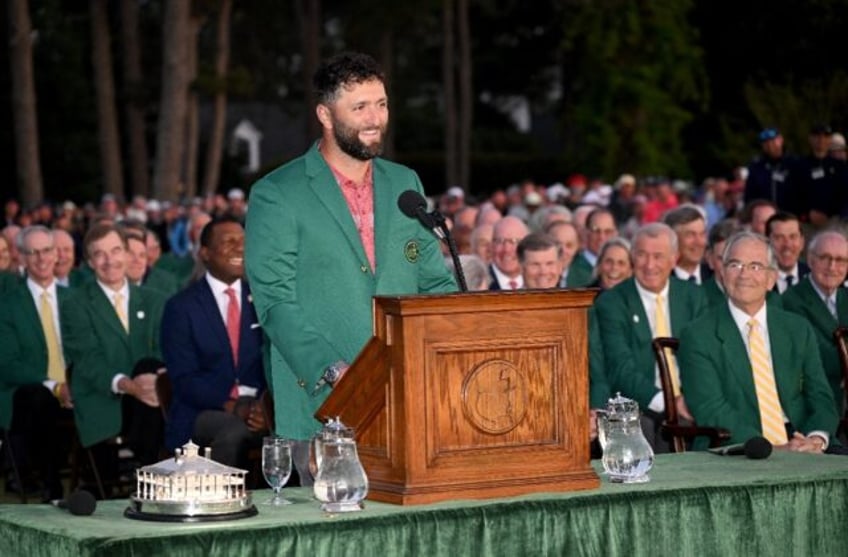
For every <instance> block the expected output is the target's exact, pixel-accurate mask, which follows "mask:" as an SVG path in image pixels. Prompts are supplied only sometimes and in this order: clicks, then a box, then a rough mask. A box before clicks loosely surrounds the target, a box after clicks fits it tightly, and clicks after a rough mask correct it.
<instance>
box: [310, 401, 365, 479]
mask: <svg viewBox="0 0 848 557" xmlns="http://www.w3.org/2000/svg"><path fill="white" fill-rule="evenodd" d="M353 438H354V437H353V429H351V428H349V427H347V426H346V425H344V424H343V423H342V422H341V420H340V419H339V418H338V416H337V417H335V418H330V419H329V420H327V423H326V424H324V427H322V428H321V429H320V430H319V431H318V432H317V433H316V434H315V435H313V436H312V440H311V441H310V443H309V472H311V473H312V477H313V478H317V477H318V470H319V469H320V468H321V459H322V458H323V451H324V449H323V444H324V442H325V441H334V440H336V439H351V440H352V439H353Z"/></svg>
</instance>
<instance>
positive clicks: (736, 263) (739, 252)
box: [724, 238, 777, 315]
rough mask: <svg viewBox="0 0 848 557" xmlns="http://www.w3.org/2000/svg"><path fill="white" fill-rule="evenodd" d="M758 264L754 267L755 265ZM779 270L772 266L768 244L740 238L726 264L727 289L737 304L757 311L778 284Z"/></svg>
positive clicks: (725, 286) (725, 280)
mask: <svg viewBox="0 0 848 557" xmlns="http://www.w3.org/2000/svg"><path fill="white" fill-rule="evenodd" d="M752 266H754V267H756V268H755V269H751V267H752ZM776 280H777V273H776V272H775V270H774V269H771V268H769V267H768V248H767V247H766V245H765V244H764V243H763V242H760V241H758V240H755V239H753V238H751V239H743V240H739V241H738V242H736V244H734V245H733V248H732V249H731V250H730V253H728V254H727V260H726V261H725V264H724V289H725V291H726V292H727V297H728V298H730V301H731V302H733V305H735V306H736V307H738V308H739V309H741V310H743V311H745V312H746V313H748V315H753V314H754V313H756V312H757V311H758V310H759V309H760V308H761V307H762V305H763V304H764V303H765V301H766V294H767V293H768V291H769V290H771V289H772V288H773V287H774V283H775V281H776Z"/></svg>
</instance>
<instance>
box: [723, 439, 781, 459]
mask: <svg viewBox="0 0 848 557" xmlns="http://www.w3.org/2000/svg"><path fill="white" fill-rule="evenodd" d="M771 450H772V445H771V443H769V442H768V439H765V438H764V437H751V438H750V439H748V440H747V441H745V442H744V443H737V444H735V445H727V446H724V447H717V448H715V449H709V451H710V452H711V453H713V454H717V455H720V456H739V455H745V456H747V457H748V458H750V459H753V460H760V459H762V458H768V456H769V455H770V454H771Z"/></svg>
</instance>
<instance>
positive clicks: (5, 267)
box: [0, 236, 12, 271]
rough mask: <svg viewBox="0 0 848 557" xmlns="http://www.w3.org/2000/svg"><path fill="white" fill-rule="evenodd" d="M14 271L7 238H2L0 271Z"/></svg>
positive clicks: (0, 242)
mask: <svg viewBox="0 0 848 557" xmlns="http://www.w3.org/2000/svg"><path fill="white" fill-rule="evenodd" d="M11 269H12V252H11V250H10V249H9V242H8V240H6V237H5V236H0V271H9V270H11Z"/></svg>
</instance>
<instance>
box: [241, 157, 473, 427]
mask: <svg viewBox="0 0 848 557" xmlns="http://www.w3.org/2000/svg"><path fill="white" fill-rule="evenodd" d="M373 180H374V243H375V249H374V251H375V260H376V272H372V270H371V266H370V265H369V263H368V259H367V258H366V256H365V250H364V249H363V247H362V242H361V240H360V238H359V233H358V232H357V229H356V225H355V224H354V221H353V218H352V217H351V214H350V210H349V209H348V205H347V203H346V201H345V198H344V196H343V195H342V192H341V189H340V188H339V186H338V185H337V183H336V179H335V177H334V176H333V173H332V171H331V170H330V168H329V166H327V164H326V162H325V161H324V158H323V157H322V156H321V154H320V153H319V152H318V149H317V144H316V145H313V146H312V148H311V149H310V150H309V151H308V152H307V153H306V154H305V155H304V156H302V157H299V158H297V159H295V160H293V161H291V162H289V163H288V164H286V165H284V166H282V167H280V168H278V169H276V170H274V171H273V172H271V173H270V174H268V175H267V176H265V177H264V178H262V179H260V180H259V181H258V182H257V183H256V184H255V185H254V186H253V188H252V190H251V192H250V204H249V206H250V209H249V211H248V213H247V224H246V230H247V232H246V239H245V261H246V269H247V276H248V278H249V280H250V287H251V291H252V293H253V299H254V303H255V305H256V311H257V314H258V316H259V321H260V323H261V325H262V329H263V330H264V331H265V333H266V334H267V335H268V337H269V339H270V341H271V342H270V354H269V358H270V366H269V367H270V380H269V384H270V385H272V387H273V392H274V403H275V407H276V415H277V423H276V431H277V433H278V434H280V435H284V436H286V437H291V438H294V439H308V438H309V437H310V436H311V435H312V434H313V433H314V432H315V430H316V429H317V428H318V427H319V424H318V422H316V421H315V419H314V418H313V414H314V412H315V410H317V409H318V407H319V406H320V405H321V403H322V402H323V401H324V399H325V398H326V397H327V395H328V393H329V388H324V389H322V390H321V391H320V392H318V393H316V396H312V391H313V388H314V387H315V385H316V383H317V381H318V379H319V378H320V377H321V375H322V374H323V371H324V369H325V368H326V367H327V366H328V365H330V364H332V363H334V362H336V361H339V360H344V361H347V362H352V361H353V360H354V358H355V357H356V355H357V354H358V353H359V351H360V349H362V347H363V346H364V345H365V343H366V342H367V341H368V339H369V338H371V334H372V327H371V325H372V311H371V304H372V301H371V300H372V297H373V296H375V295H400V294H416V293H427V292H453V291H456V282H455V281H454V279H453V276H452V275H451V274H450V272H449V271H448V270H447V267H446V266H445V263H444V260H443V257H442V254H441V251H440V250H439V245H438V242H437V240H436V238H435V237H434V236H433V234H432V232H430V231H429V230H426V229H424V228H423V227H422V226H421V224H420V223H419V222H418V220H416V219H411V218H409V217H407V216H405V215H404V214H403V213H401V212H400V210H399V209H398V206H397V200H398V197H399V196H400V194H401V193H402V192H404V191H406V190H410V189H412V190H416V191H418V192H422V187H421V182H420V181H419V179H418V176H417V175H416V174H415V173H414V172H412V171H411V170H410V169H408V168H406V167H404V166H401V165H398V164H394V163H391V162H389V161H386V160H382V159H379V158H378V159H374V160H373ZM266 369H268V367H266Z"/></svg>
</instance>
